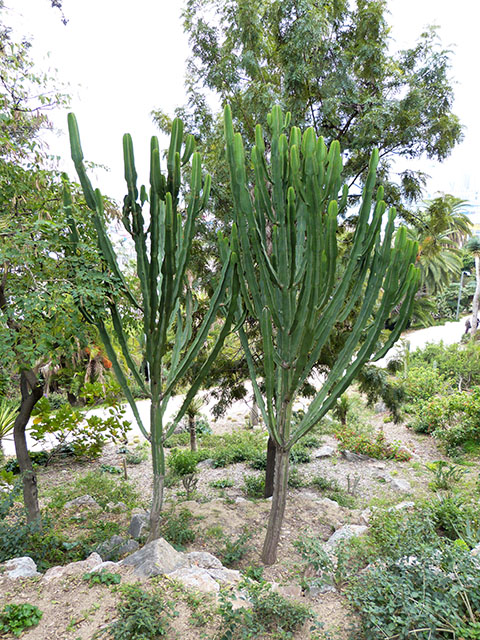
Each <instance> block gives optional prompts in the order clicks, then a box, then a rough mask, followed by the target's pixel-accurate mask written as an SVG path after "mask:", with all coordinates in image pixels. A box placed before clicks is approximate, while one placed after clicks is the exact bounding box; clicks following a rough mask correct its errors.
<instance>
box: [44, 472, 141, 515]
mask: <svg viewBox="0 0 480 640" xmlns="http://www.w3.org/2000/svg"><path fill="white" fill-rule="evenodd" d="M85 494H88V495H90V496H92V498H94V499H95V500H96V501H97V503H98V504H99V505H100V506H101V507H103V508H105V507H106V506H107V504H108V503H109V502H113V503H116V502H124V503H125V504H126V506H127V509H132V508H133V507H135V506H137V505H138V503H139V500H140V495H139V492H138V491H137V489H136V488H135V487H134V486H133V484H132V483H131V482H130V481H128V480H124V479H123V478H119V477H115V476H112V475H110V474H107V473H102V472H101V471H89V472H87V473H86V474H85V475H83V476H79V477H77V478H75V479H74V480H73V481H72V482H71V484H69V485H61V486H59V487H55V488H54V489H49V490H48V491H47V496H49V497H50V504H49V506H50V507H51V508H53V509H56V510H58V509H62V508H63V507H64V505H65V503H66V502H68V501H69V500H73V499H74V498H78V497H80V496H83V495H85Z"/></svg>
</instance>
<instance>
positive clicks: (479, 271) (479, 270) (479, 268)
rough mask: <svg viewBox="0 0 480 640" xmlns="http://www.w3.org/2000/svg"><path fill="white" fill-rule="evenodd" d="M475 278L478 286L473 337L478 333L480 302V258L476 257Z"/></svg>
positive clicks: (473, 316)
mask: <svg viewBox="0 0 480 640" xmlns="http://www.w3.org/2000/svg"><path fill="white" fill-rule="evenodd" d="M475 276H476V279H477V286H476V287H475V294H474V296H473V308H472V336H474V335H475V333H476V331H477V323H478V302H479V299H480V256H478V255H475Z"/></svg>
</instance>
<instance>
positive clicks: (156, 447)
mask: <svg viewBox="0 0 480 640" xmlns="http://www.w3.org/2000/svg"><path fill="white" fill-rule="evenodd" d="M152 387H153V388H152V406H151V409H150V433H151V437H152V467H153V499H152V508H151V511H150V533H149V535H148V542H151V541H152V540H156V539H157V538H158V537H160V532H159V528H160V514H161V512H162V507H163V488H164V486H165V454H164V450H163V446H162V437H163V426H162V414H161V410H160V395H159V393H158V388H159V385H158V383H156V384H154V385H152Z"/></svg>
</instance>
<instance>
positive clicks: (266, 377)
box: [225, 107, 419, 564]
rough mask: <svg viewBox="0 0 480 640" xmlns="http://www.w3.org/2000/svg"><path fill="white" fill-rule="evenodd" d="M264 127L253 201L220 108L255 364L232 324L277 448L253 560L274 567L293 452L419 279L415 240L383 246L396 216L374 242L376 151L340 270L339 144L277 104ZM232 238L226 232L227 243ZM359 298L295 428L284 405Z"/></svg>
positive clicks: (239, 151)
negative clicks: (293, 122) (254, 325)
mask: <svg viewBox="0 0 480 640" xmlns="http://www.w3.org/2000/svg"><path fill="white" fill-rule="evenodd" d="M268 123H269V129H270V131H271V135H270V136H269V142H268V150H269V151H268V152H267V151H266V147H267V145H266V143H265V141H264V138H263V131H262V128H261V127H260V126H257V128H256V133H255V146H254V147H253V149H252V156H251V162H252V165H253V171H254V174H255V188H254V192H253V194H252V193H251V190H250V188H249V186H250V185H249V182H248V181H247V176H246V168H245V167H246V162H245V155H244V148H243V144H242V138H241V134H240V133H236V134H234V129H233V123H232V116H231V111H230V109H229V108H228V107H227V108H226V109H225V137H226V143H227V156H228V161H229V167H230V175H231V183H232V192H233V199H234V214H235V223H236V225H238V245H239V248H238V251H237V253H238V256H239V260H240V264H241V268H242V276H243V277H242V278H241V287H242V299H243V302H244V304H245V307H246V313H247V315H251V316H252V317H254V318H256V319H257V321H258V322H259V323H260V327H261V337H262V348H263V353H264V357H263V360H262V361H261V363H260V365H261V366H259V363H258V362H257V363H256V362H255V361H254V359H253V355H252V352H251V350H250V346H249V342H248V339H247V337H246V335H245V333H244V332H243V331H242V329H241V328H240V330H239V332H240V339H241V342H242V347H243V349H244V351H245V355H246V359H247V363H248V366H249V371H250V376H251V379H252V384H253V387H254V391H255V395H256V399H257V403H258V405H259V407H260V409H261V411H262V415H263V419H264V421H265V424H266V425H267V427H268V431H269V435H270V437H271V438H272V440H273V442H274V444H275V448H276V462H275V482H274V492H273V500H272V508H271V512H270V517H269V522H268V529H267V534H266V538H265V543H264V547H263V554H262V559H263V561H264V562H265V563H266V564H272V563H273V562H275V560H276V554H277V546H278V541H279V537H280V531H281V526H282V521H283V514H284V510H285V504H286V496H287V482H288V468H289V453H290V449H291V447H292V446H293V445H294V444H295V443H296V442H297V441H298V440H299V439H300V438H301V437H302V436H304V435H305V434H306V433H308V431H309V430H310V429H312V428H313V426H314V425H315V424H316V423H317V422H318V421H319V420H320V419H321V418H322V416H324V415H325V413H326V412H327V411H328V410H329V409H331V408H333V407H334V405H335V403H336V400H337V398H338V397H339V396H340V395H341V394H342V393H343V392H344V391H345V390H346V389H347V388H348V386H349V384H350V383H351V382H352V380H353V378H354V377H355V375H356V374H357V373H358V371H359V369H360V368H361V367H362V365H363V364H364V363H365V362H366V361H367V360H368V359H369V358H370V356H372V354H375V355H374V357H375V358H380V357H381V356H382V355H383V354H384V353H386V351H387V350H388V349H389V348H390V346H391V345H392V344H393V342H394V341H395V340H396V339H397V338H398V337H399V335H400V333H401V331H402V329H403V327H404V326H405V324H406V322H407V320H408V317H409V313H410V311H411V304H412V301H413V296H414V294H415V292H416V289H417V286H418V280H419V273H418V270H417V269H416V268H414V266H413V263H414V261H415V259H416V255H417V245H416V243H414V242H411V241H409V240H408V239H407V237H406V232H405V229H404V228H401V229H400V230H399V231H398V232H397V234H396V239H395V243H394V246H391V241H392V236H393V231H394V220H395V210H393V209H391V210H390V211H389V213H388V222H387V224H386V227H385V231H384V234H383V239H381V238H380V232H381V227H382V218H383V214H384V213H385V210H386V205H385V202H384V201H383V188H382V187H380V188H379V189H378V191H377V197H376V201H375V199H374V198H373V191H374V185H375V179H376V175H375V170H376V167H377V163H378V152H377V151H375V152H374V153H373V154H372V158H371V161H370V169H369V174H368V177H367V181H366V184H365V188H364V191H363V194H362V202H361V207H360V210H359V213H358V220H357V224H356V228H355V233H354V235H353V239H352V242H351V245H350V246H349V247H348V249H347V253H346V255H344V256H343V259H342V264H341V268H340V269H339V268H338V267H339V266H340V265H339V264H338V263H337V256H338V253H339V247H338V243H337V216H338V215H339V213H341V211H342V210H343V208H344V207H345V206H346V203H347V198H348V188H347V187H346V186H344V187H343V189H342V197H341V199H340V198H339V192H340V188H341V169H342V163H341V158H340V146H339V144H338V143H337V142H333V143H332V144H331V146H330V150H329V151H328V152H327V148H326V146H325V143H324V141H323V139H322V138H317V136H316V135H315V132H314V130H313V129H312V128H309V129H307V130H306V131H305V133H304V134H303V135H302V134H301V132H300V130H299V129H298V128H296V127H292V128H291V129H289V114H287V116H286V118H285V119H284V117H283V115H282V112H281V109H280V108H279V107H274V109H273V110H272V112H271V114H270V115H269V118H268ZM287 136H288V137H287ZM236 233H237V230H236V227H234V228H233V229H232V236H233V238H234V240H235V238H236ZM357 302H359V304H360V306H359V309H358V312H357V314H356V317H355V319H354V322H353V324H352V326H351V327H350V331H349V336H348V339H347V340H346V342H345V344H344V346H343V348H342V349H341V351H340V352H339V353H338V354H337V357H336V361H335V364H334V365H333V366H331V369H330V372H329V374H328V376H327V377H326V380H325V382H324V383H323V385H322V388H321V389H320V391H319V392H318V393H317V394H316V396H315V397H314V399H313V400H312V402H311V403H310V405H309V407H308V409H307V411H306V412H305V415H304V416H303V417H302V418H301V419H300V421H299V422H298V424H295V425H294V424H293V423H292V410H293V405H294V403H295V400H296V398H297V396H298V393H299V390H300V389H301V387H302V385H303V383H304V382H305V381H306V380H307V379H308V376H309V375H310V373H311V371H312V368H313V367H314V366H315V363H316V362H317V361H318V358H319V356H320V353H321V350H322V348H323V347H324V345H325V343H326V342H327V339H328V337H329V335H330V334H331V333H334V332H335V330H336V325H337V323H339V322H342V321H343V320H344V319H345V318H347V317H348V316H349V315H350V312H351V311H352V309H353V307H354V306H355V304H356V303H357ZM396 306H400V308H401V311H400V313H399V317H398V320H397V322H396V324H395V328H394V329H393V331H392V332H391V334H390V336H389V337H388V338H386V339H384V340H381V343H382V346H379V344H378V341H379V339H380V336H381V332H382V330H383V328H384V325H385V322H386V320H387V319H388V317H389V314H390V312H391V311H392V309H393V308H394V307H396ZM260 378H261V379H263V381H264V384H265V400H264V397H263V394H262V393H261V392H260V389H259V379H260Z"/></svg>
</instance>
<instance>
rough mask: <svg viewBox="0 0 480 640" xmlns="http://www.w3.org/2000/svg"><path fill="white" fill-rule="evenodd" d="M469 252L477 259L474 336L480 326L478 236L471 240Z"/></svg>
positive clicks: (473, 303)
mask: <svg viewBox="0 0 480 640" xmlns="http://www.w3.org/2000/svg"><path fill="white" fill-rule="evenodd" d="M465 248H466V249H467V251H469V252H470V253H471V254H473V256H474V258H475V279H476V283H477V285H476V287H475V293H474V294H473V302H472V336H473V335H475V333H476V332H477V328H478V327H477V325H478V306H479V300H480V239H479V238H477V237H476V236H475V237H473V238H470V240H469V241H468V242H467V244H466V247H465Z"/></svg>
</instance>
